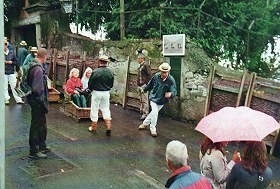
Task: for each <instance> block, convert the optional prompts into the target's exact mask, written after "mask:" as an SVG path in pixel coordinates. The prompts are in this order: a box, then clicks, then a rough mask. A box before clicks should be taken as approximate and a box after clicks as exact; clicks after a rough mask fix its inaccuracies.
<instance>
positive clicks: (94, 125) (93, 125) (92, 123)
mask: <svg viewBox="0 0 280 189" xmlns="http://www.w3.org/2000/svg"><path fill="white" fill-rule="evenodd" d="M96 128H97V122H96V121H93V122H91V127H89V128H88V131H89V132H92V133H96Z"/></svg>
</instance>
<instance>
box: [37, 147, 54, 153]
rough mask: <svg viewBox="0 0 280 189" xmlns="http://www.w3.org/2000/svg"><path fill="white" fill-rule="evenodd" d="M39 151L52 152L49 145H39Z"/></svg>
mask: <svg viewBox="0 0 280 189" xmlns="http://www.w3.org/2000/svg"><path fill="white" fill-rule="evenodd" d="M39 151H40V152H42V153H47V152H51V149H50V148H48V147H41V148H40V147H39Z"/></svg>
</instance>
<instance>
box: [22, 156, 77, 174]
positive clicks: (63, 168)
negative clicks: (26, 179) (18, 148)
mask: <svg viewBox="0 0 280 189" xmlns="http://www.w3.org/2000/svg"><path fill="white" fill-rule="evenodd" d="M47 155H48V157H47V159H32V158H29V157H28V158H25V159H21V160H20V161H22V162H21V164H20V166H19V168H20V169H22V170H23V171H25V172H26V173H27V174H29V175H31V176H32V177H33V178H36V179H39V178H44V177H48V176H53V175H58V174H63V173H66V172H70V171H73V170H74V169H77V168H79V167H78V166H77V165H75V164H73V163H71V162H69V161H67V160H66V159H63V158H61V157H59V156H58V155H56V154H54V153H52V152H50V153H48V154H47Z"/></svg>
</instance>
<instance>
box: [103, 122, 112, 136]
mask: <svg viewBox="0 0 280 189" xmlns="http://www.w3.org/2000/svg"><path fill="white" fill-rule="evenodd" d="M104 121H105V125H106V128H107V131H106V135H107V136H111V120H110V119H105V120H104Z"/></svg>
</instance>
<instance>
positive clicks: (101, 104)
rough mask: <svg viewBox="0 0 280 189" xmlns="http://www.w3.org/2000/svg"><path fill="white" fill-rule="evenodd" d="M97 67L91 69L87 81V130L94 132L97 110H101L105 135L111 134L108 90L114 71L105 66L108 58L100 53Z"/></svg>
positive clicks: (111, 83)
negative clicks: (88, 124) (89, 106)
mask: <svg viewBox="0 0 280 189" xmlns="http://www.w3.org/2000/svg"><path fill="white" fill-rule="evenodd" d="M98 61H99V67H98V68H97V69H95V70H93V71H92V73H91V76H90V78H89V81H88V88H89V90H90V91H91V110H90V119H91V121H92V122H91V127H89V128H88V129H89V131H90V132H92V133H96V128H97V121H98V111H99V109H100V110H101V112H102V116H103V119H104V121H105V124H106V128H107V131H106V135H107V136H111V119H112V118H111V111H110V90H111V88H112V87H113V84H114V73H113V72H112V71H111V70H110V69H109V68H107V66H108V62H109V59H108V57H107V56H105V55H102V56H100V57H99V58H98Z"/></svg>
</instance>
